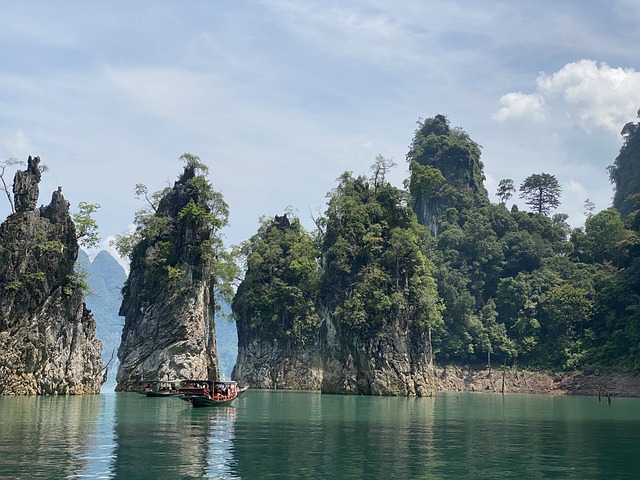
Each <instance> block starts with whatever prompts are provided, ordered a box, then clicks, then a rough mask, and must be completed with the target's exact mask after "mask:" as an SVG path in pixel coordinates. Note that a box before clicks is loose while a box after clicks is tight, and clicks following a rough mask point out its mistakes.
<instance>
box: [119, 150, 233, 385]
mask: <svg viewBox="0 0 640 480" xmlns="http://www.w3.org/2000/svg"><path fill="white" fill-rule="evenodd" d="M183 159H185V160H186V161H187V165H186V167H185V170H184V172H183V173H182V175H181V176H180V178H179V179H178V180H177V181H176V182H175V184H174V186H173V188H172V189H170V190H168V191H166V192H165V194H164V195H163V196H162V198H161V199H160V201H159V203H158V205H157V208H156V210H155V211H154V212H152V213H150V214H149V215H147V216H146V218H145V220H144V225H140V228H139V230H138V234H139V237H138V238H137V243H136V245H135V247H134V248H133V250H132V252H131V254H130V258H131V266H130V273H129V277H128V279H127V281H126V283H125V286H124V289H123V301H122V306H121V308H120V315H121V316H124V317H125V320H124V327H123V331H122V341H121V344H120V348H119V349H118V358H119V360H120V368H119V370H118V374H117V378H116V380H117V386H116V391H135V390H139V389H140V388H141V387H142V386H143V384H144V382H146V381H150V380H180V379H184V378H218V376H219V367H218V355H217V351H216V343H215V340H216V331H215V316H214V314H215V293H216V291H215V289H216V288H217V284H216V279H217V276H216V274H215V268H214V264H215V262H216V255H215V252H216V248H217V246H218V242H219V234H218V233H217V232H218V230H219V228H220V227H221V226H222V225H224V223H225V222H226V215H227V214H226V212H227V206H226V204H224V202H223V200H222V198H221V196H220V195H219V194H218V193H217V192H214V191H213V190H212V188H211V185H210V184H209V183H208V181H207V180H206V178H205V173H206V167H205V166H204V165H203V164H202V163H200V162H199V159H198V158H197V157H194V156H191V155H186V156H183Z"/></svg>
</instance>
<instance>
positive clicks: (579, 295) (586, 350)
mask: <svg viewBox="0 0 640 480" xmlns="http://www.w3.org/2000/svg"><path fill="white" fill-rule="evenodd" d="M623 135H625V143H624V145H623V147H622V149H621V153H620V155H619V156H618V158H617V159H616V161H615V163H614V165H615V166H614V167H611V168H610V170H611V172H612V175H611V178H612V180H613V181H614V184H615V186H616V198H623V200H618V202H617V204H619V205H624V206H625V209H623V210H622V211H619V210H617V209H616V208H608V209H606V210H603V211H601V212H598V213H595V214H594V212H593V211H590V210H588V211H587V217H586V221H585V225H584V228H576V229H574V230H571V229H570V228H569V226H568V224H567V222H566V220H567V216H566V215H565V214H562V213H555V214H554V213H553V212H554V210H556V208H558V209H560V210H561V189H560V186H559V185H558V182H557V180H556V179H555V177H554V176H553V175H552V174H550V173H545V172H531V175H530V176H529V177H527V178H526V179H522V183H521V184H520V186H519V188H518V190H517V191H516V186H515V183H514V182H513V180H511V179H509V178H505V179H504V180H502V181H501V182H500V184H499V188H498V191H497V192H496V196H498V198H499V203H498V204H493V203H490V202H489V199H488V198H487V197H486V196H484V195H486V193H485V192H484V191H483V190H484V189H482V188H479V187H478V186H477V185H478V180H479V179H480V178H483V177H482V163H480V161H479V156H478V157H477V158H470V157H471V155H470V154H469V152H472V153H474V154H477V153H478V150H477V144H475V142H473V141H472V140H471V139H470V138H469V137H468V136H467V135H466V134H464V133H463V132H462V131H461V130H460V129H451V128H449V125H448V121H447V120H446V118H444V117H442V116H436V117H435V118H433V119H427V120H425V121H424V122H422V123H421V125H420V127H419V128H418V129H417V131H416V134H415V137H414V139H413V143H412V147H411V149H410V152H409V154H408V156H407V158H408V161H409V162H410V165H411V166H412V178H411V181H410V188H411V194H412V198H414V199H416V200H417V201H420V200H421V199H424V198H427V200H426V202H424V203H425V204H426V206H425V207H424V210H423V211H420V210H418V214H419V220H420V221H421V223H424V224H426V225H429V224H431V223H432V222H433V218H436V223H435V225H436V231H437V235H436V237H435V243H434V246H433V248H432V250H431V254H432V256H433V260H434V262H435V263H436V265H437V275H436V277H437V284H438V291H439V293H440V296H441V298H442V300H443V301H444V304H445V305H446V309H445V311H444V320H445V321H444V324H443V327H442V328H441V329H439V330H438V331H437V332H435V334H434V351H435V354H436V358H437V359H438V360H440V361H443V362H447V361H455V362H472V363H473V362H478V363H480V362H482V363H485V362H486V363H489V364H490V363H492V362H493V363H501V364H502V363H507V364H514V363H518V364H520V365H529V366H537V367H542V368H568V369H572V368H577V367H589V366H593V367H595V366H609V367H614V366H615V367H619V368H623V369H634V370H637V369H639V368H640V361H639V360H638V355H637V354H638V341H639V340H640V336H639V333H640V331H639V328H638V327H639V326H640V317H639V315H640V296H638V294H639V293H640V291H639V288H640V277H639V276H638V273H639V272H638V267H639V266H640V263H639V262H640V260H639V259H638V240H639V236H638V224H637V218H638V217H637V215H638V210H637V209H638V202H637V196H636V197H634V194H637V193H638V190H637V188H636V189H634V188H633V185H635V184H633V183H632V182H631V181H630V179H629V178H628V177H625V180H624V181H623V183H624V193H623V192H621V188H620V187H619V183H618V182H619V181H620V180H619V179H618V177H617V176H616V174H617V173H619V172H623V171H627V172H630V171H634V172H635V171H637V170H638V169H637V168H635V169H634V168H633V167H632V165H631V164H632V162H635V163H636V164H637V159H638V148H639V147H640V141H639V139H640V137H639V136H638V128H637V126H636V125H635V124H629V125H627V126H626V127H625V129H624V130H623ZM424 145H428V146H431V148H430V149H428V148H425V147H424ZM452 150H453V153H451V152H452ZM443 152H444V153H443ZM452 164H453V165H457V168H453V167H452ZM417 166H419V167H417ZM423 166H424V167H423ZM425 167H430V168H435V169H438V170H439V171H440V172H450V173H449V175H451V176H450V177H449V178H447V175H446V174H445V175H444V177H445V179H444V181H443V182H437V183H435V185H434V186H433V187H432V188H431V190H430V191H429V192H428V195H425V191H424V189H418V188H416V187H415V186H414V185H416V184H418V182H416V180H415V177H416V175H418V174H420V173H421V172H420V170H419V168H425ZM505 173H507V174H508V172H505ZM636 178H637V174H636ZM472 179H475V181H473V180H472ZM636 183H637V182H636ZM451 186H456V187H457V188H456V189H455V195H451V194H450V192H451V191H452V189H451ZM636 187H637V185H636ZM516 193H519V196H520V198H522V199H524V200H525V203H526V204H527V205H528V206H529V207H530V210H529V211H527V212H524V211H519V209H518V208H517V207H515V206H513V207H512V208H511V209H509V208H507V204H508V200H509V199H510V198H511V197H512V196H513V195H514V194H516ZM483 196H484V198H483ZM442 198H447V199H448V202H447V205H448V208H440V209H436V210H435V211H432V212H429V208H432V209H433V207H434V206H439V205H442V204H443V203H444V202H443V201H442V200H441V199H442ZM417 203H418V202H417ZM586 206H587V207H590V205H589V202H588V201H586ZM425 212H426V214H425Z"/></svg>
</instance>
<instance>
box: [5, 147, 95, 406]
mask: <svg viewBox="0 0 640 480" xmlns="http://www.w3.org/2000/svg"><path fill="white" fill-rule="evenodd" d="M39 161H40V159H39V158H38V157H35V158H32V157H29V161H28V168H27V170H25V171H19V172H18V173H16V177H15V180H14V199H15V202H14V203H15V206H16V213H14V214H12V215H10V216H9V217H8V218H7V219H6V221H5V222H4V223H2V225H1V226H0V352H2V354H1V355H0V394H4V395H12V394H18V395H21V394H28V395H32V394H84V393H99V392H100V385H101V384H102V382H103V363H102V361H101V359H100V356H101V353H102V345H101V343H100V341H99V340H98V339H97V338H96V324H95V320H94V319H93V317H92V315H91V313H90V312H89V310H87V308H86V307H85V304H84V302H83V291H82V288H81V286H80V285H79V283H78V282H77V278H76V276H75V275H74V262H75V260H76V257H77V254H78V243H77V240H76V232H75V226H74V224H73V221H72V220H71V217H70V215H69V203H68V202H67V201H66V200H65V199H64V197H63V195H62V192H61V190H60V189H58V191H56V192H53V196H52V199H51V203H50V204H49V205H48V206H46V207H40V208H39V209H36V208H35V206H36V202H37V199H38V182H39V181H40V169H39V165H38V164H39Z"/></svg>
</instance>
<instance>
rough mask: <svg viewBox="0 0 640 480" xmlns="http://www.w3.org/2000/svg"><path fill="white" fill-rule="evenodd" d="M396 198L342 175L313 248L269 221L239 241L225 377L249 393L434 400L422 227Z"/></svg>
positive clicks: (430, 290)
mask: <svg viewBox="0 0 640 480" xmlns="http://www.w3.org/2000/svg"><path fill="white" fill-rule="evenodd" d="M403 195H404V194H403V193H402V192H401V191H399V190H398V189H396V188H394V187H392V186H390V185H389V184H388V183H386V182H384V176H381V177H378V178H377V180H376V181H372V183H369V182H368V181H367V180H366V179H364V178H362V177H358V178H353V177H352V176H351V174H349V173H345V174H343V176H342V177H341V178H340V185H339V186H338V188H336V189H335V190H334V192H333V195H332V197H331V199H330V201H329V208H328V209H327V216H326V219H324V220H323V222H322V224H323V226H324V232H323V235H322V245H321V246H320V245H318V242H317V240H316V239H314V238H313V237H312V236H310V235H308V234H305V232H304V231H302V229H301V228H300V225H299V221H298V220H297V219H293V220H291V221H289V220H288V219H287V217H286V216H285V217H279V216H276V217H275V218H274V219H273V220H272V221H267V222H265V223H264V224H263V225H262V226H261V228H260V229H259V231H258V233H257V234H256V235H255V236H254V237H252V239H251V240H250V242H249V243H248V244H247V245H246V248H245V250H246V252H245V253H246V255H247V272H246V275H245V278H244V280H243V282H242V283H241V284H240V286H239V287H238V291H237V293H236V296H235V298H234V301H233V304H232V307H233V311H234V314H235V315H236V319H237V324H238V362H237V364H236V368H235V369H234V378H235V379H236V380H239V381H240V382H243V383H249V384H251V385H252V386H253V387H257V388H288V389H319V390H321V391H322V392H323V393H340V394H351V395H391V396H429V395H433V394H434V392H435V383H434V373H433V362H432V354H431V339H430V332H431V328H432V327H433V325H435V324H437V322H438V321H439V320H440V318H441V317H440V303H439V300H438V295H437V292H436V289H435V283H434V280H433V277H432V268H433V265H432V263H431V262H430V261H429V260H428V258H427V257H426V256H425V253H424V246H423V245H424V243H423V242H424V241H425V239H426V238H427V236H428V232H427V230H426V229H425V228H424V227H422V226H420V225H419V224H418V223H417V219H416V217H415V215H414V214H413V212H411V211H410V209H409V207H408V206H407V205H406V202H405V201H404V200H403V198H404V197H403Z"/></svg>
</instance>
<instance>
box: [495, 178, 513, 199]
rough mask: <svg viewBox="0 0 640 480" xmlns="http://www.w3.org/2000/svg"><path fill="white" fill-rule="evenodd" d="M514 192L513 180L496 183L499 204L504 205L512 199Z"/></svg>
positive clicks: (505, 179)
mask: <svg viewBox="0 0 640 480" xmlns="http://www.w3.org/2000/svg"><path fill="white" fill-rule="evenodd" d="M515 191H516V187H515V186H514V185H513V180H511V179H510V178H503V179H502V180H500V182H499V183H498V190H497V191H496V196H497V197H498V198H499V199H500V204H501V205H504V204H506V203H507V201H509V199H510V198H511V197H513V193H514V192H515Z"/></svg>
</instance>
